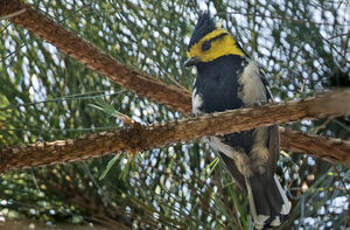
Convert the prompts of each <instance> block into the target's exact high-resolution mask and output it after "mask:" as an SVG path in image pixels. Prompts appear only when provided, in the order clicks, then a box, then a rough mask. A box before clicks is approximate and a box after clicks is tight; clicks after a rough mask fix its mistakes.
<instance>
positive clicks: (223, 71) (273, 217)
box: [184, 11, 291, 230]
mask: <svg viewBox="0 0 350 230" xmlns="http://www.w3.org/2000/svg"><path fill="white" fill-rule="evenodd" d="M187 56H188V59H187V60H186V61H185V63H184V65H185V66H186V67H193V66H194V67H196V69H197V76H196V79H195V81H194V85H193V91H192V114H193V115H194V116H200V115H203V114H208V113H215V112H222V111H226V110H232V109H238V108H244V107H250V106H255V105H262V104H265V103H269V102H272V101H273V98H272V94H271V92H270V90H269V85H268V81H267V79H266V78H265V77H264V74H263V72H262V71H261V69H260V67H259V65H258V64H257V63H256V62H255V61H254V60H252V59H251V58H250V57H249V56H248V55H247V53H246V52H245V51H244V50H243V49H242V48H241V46H240V45H239V44H238V42H237V40H236V39H235V38H234V36H233V35H231V34H230V33H229V32H228V31H227V30H225V29H223V28H221V26H217V25H216V23H215V21H214V18H213V17H211V15H210V12H209V11H204V12H202V13H201V15H200V16H199V19H198V21H197V23H196V25H195V28H194V31H193V33H192V36H191V38H190V41H189V44H188V46H187ZM206 140H207V141H208V143H209V145H210V146H211V148H212V149H214V150H215V151H216V152H217V153H218V155H219V156H220V159H221V162H223V163H224V165H225V166H226V169H227V170H228V171H229V172H230V174H231V175H232V177H233V179H234V180H235V181H236V183H237V184H238V187H240V188H241V189H243V191H246V194H247V196H248V200H249V208H250V213H251V216H252V218H253V222H254V228H255V229H258V230H259V229H266V228H270V227H277V226H279V225H281V224H282V223H283V222H284V221H286V219H287V218H288V214H289V212H290V210H291V205H290V202H289V200H288V197H287V195H286V192H285V191H284V190H283V188H282V186H281V184H280V182H279V179H278V177H277V175H276V173H275V171H276V167H277V162H278V159H279V153H280V136H279V129H278V126H277V125H272V126H269V127H257V128H255V129H252V130H249V131H242V132H237V133H230V134H225V135H217V136H211V137H207V138H206Z"/></svg>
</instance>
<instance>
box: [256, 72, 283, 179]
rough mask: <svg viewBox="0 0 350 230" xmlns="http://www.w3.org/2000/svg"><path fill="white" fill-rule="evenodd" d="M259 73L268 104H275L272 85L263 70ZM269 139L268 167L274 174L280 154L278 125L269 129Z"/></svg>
mask: <svg viewBox="0 0 350 230" xmlns="http://www.w3.org/2000/svg"><path fill="white" fill-rule="evenodd" d="M259 72H260V79H261V81H262V82H263V84H264V86H265V89H266V98H267V102H268V103H271V102H274V100H273V97H272V93H271V90H270V84H269V82H268V81H267V79H266V77H265V75H264V73H263V72H262V71H261V70H260V71H259ZM268 137H269V139H268V143H267V145H268V146H267V147H268V150H269V153H270V158H269V162H268V166H270V167H271V169H272V172H274V171H275V170H276V166H277V161H278V158H279V154H280V133H279V129H278V125H273V126H270V127H268Z"/></svg>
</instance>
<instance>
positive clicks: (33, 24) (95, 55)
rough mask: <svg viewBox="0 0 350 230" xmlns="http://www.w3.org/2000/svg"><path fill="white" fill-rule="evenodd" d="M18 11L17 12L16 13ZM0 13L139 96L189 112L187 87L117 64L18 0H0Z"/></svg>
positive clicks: (111, 58)
mask: <svg viewBox="0 0 350 230" xmlns="http://www.w3.org/2000/svg"><path fill="white" fill-rule="evenodd" d="M18 12H20V13H18ZM0 17H5V18H8V19H9V20H10V21H12V22H13V23H15V24H18V25H21V26H23V27H25V28H26V29H28V30H29V31H31V32H32V33H33V34H35V35H38V36H40V37H42V38H43V39H44V40H46V41H47V42H49V43H51V44H52V45H54V46H56V47H57V48H58V49H59V50H60V51H61V52H62V53H64V54H67V55H70V56H71V57H73V58H74V59H76V60H77V61H79V62H81V63H84V64H86V66H87V67H88V68H90V69H92V70H94V71H96V72H98V73H100V74H102V75H104V76H105V77H107V78H108V79H109V80H111V81H113V82H116V83H118V84H119V85H121V86H123V87H125V88H127V89H130V90H132V91H134V92H135V93H136V94H138V95H140V96H145V97H148V98H149V99H151V100H153V101H155V102H158V103H161V104H165V105H168V106H169V107H171V108H173V109H176V110H178V111H181V112H187V113H188V112H190V110H191V101H190V100H191V95H190V93H189V92H188V91H185V90H183V89H180V88H178V87H175V86H171V85H167V84H165V83H163V82H161V81H159V80H157V79H155V78H153V77H150V76H148V75H146V74H144V73H141V72H138V71H137V70H135V69H133V68H130V67H128V66H126V65H123V64H121V63H120V62H118V61H117V60H116V59H114V58H113V57H111V56H110V55H108V54H105V53H103V52H102V51H101V50H99V49H98V48H96V47H94V46H93V45H91V44H89V43H87V42H85V41H83V40H82V39H80V38H78V37H77V36H75V35H74V34H73V33H71V32H69V31H67V30H65V29H64V28H63V27H62V26H61V25H58V24H57V23H55V22H54V21H52V20H51V19H49V18H47V17H46V16H45V15H43V14H41V13H39V12H38V11H37V10H35V9H33V8H32V7H31V6H30V5H27V4H24V3H22V2H21V1H19V0H0Z"/></svg>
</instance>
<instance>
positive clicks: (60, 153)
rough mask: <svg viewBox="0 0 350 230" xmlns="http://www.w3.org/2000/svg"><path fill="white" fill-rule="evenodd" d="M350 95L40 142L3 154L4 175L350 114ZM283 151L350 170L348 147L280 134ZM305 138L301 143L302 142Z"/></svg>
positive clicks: (0, 154)
mask: <svg viewBox="0 0 350 230" xmlns="http://www.w3.org/2000/svg"><path fill="white" fill-rule="evenodd" d="M349 101H350V90H348V91H342V92H336V93H327V94H322V95H318V96H316V97H312V98H308V99H304V100H301V101H291V102H286V103H282V104H272V105H264V106H261V107H255V108H243V109H238V110H232V111H226V112H221V113H214V114H208V115H204V116H201V117H197V118H189V119H183V120H180V121H174V122H170V123H167V124H164V125H154V126H151V127H144V126H135V127H128V128H124V129H119V130H116V131H114V132H108V133H107V132H103V133H98V134H93V135H88V136H86V137H84V138H79V139H75V140H72V139H70V140H65V141H54V142H44V143H36V144H33V145H28V146H23V147H14V148H6V149H1V150H0V173H1V172H5V171H7V170H10V169H17V168H26V167H33V166H39V165H45V164H54V163H60V162H66V161H78V160H84V159H87V158H91V157H99V156H102V155H106V154H111V153H115V152H118V151H129V152H132V153H133V152H137V151H142V150H146V149H152V148H155V147H160V146H164V145H168V144H171V143H175V142H178V141H189V140H192V139H194V138H199V137H203V136H211V135H221V134H225V133H232V132H239V131H243V130H249V129H252V128H255V127H257V126H269V125H273V124H278V123H284V122H290V121H295V120H299V119H302V118H307V119H314V118H324V117H327V116H340V115H344V114H348V113H350V103H349ZM281 131H282V132H281V136H282V148H284V149H289V150H290V149H291V150H295V151H300V150H301V151H303V152H306V153H308V154H312V155H314V156H319V157H324V158H326V159H328V160H331V161H333V162H341V163H346V164H349V165H350V152H349V150H350V142H346V141H338V140H336V139H330V138H328V139H326V138H321V137H311V136H307V135H305V134H300V133H297V132H292V131H286V130H285V129H282V130H281ZM300 138H301V139H300Z"/></svg>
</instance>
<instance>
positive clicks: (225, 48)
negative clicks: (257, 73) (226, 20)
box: [187, 28, 245, 62]
mask: <svg viewBox="0 0 350 230" xmlns="http://www.w3.org/2000/svg"><path fill="white" fill-rule="evenodd" d="M203 44H204V45H203ZM230 54H233V55H239V56H245V55H244V53H243V51H242V50H241V49H240V48H238V46H237V44H236V41H235V40H234V39H233V38H232V36H231V35H230V34H229V33H228V32H227V31H226V30H224V29H221V28H217V29H215V30H213V31H212V32H210V33H209V34H207V35H205V36H204V37H203V38H202V39H201V40H200V41H199V42H197V43H195V44H194V45H193V46H192V47H191V49H190V51H189V52H187V55H188V57H189V58H197V59H199V60H200V61H201V62H210V61H213V60H215V59H217V58H219V57H222V56H225V55H230Z"/></svg>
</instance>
